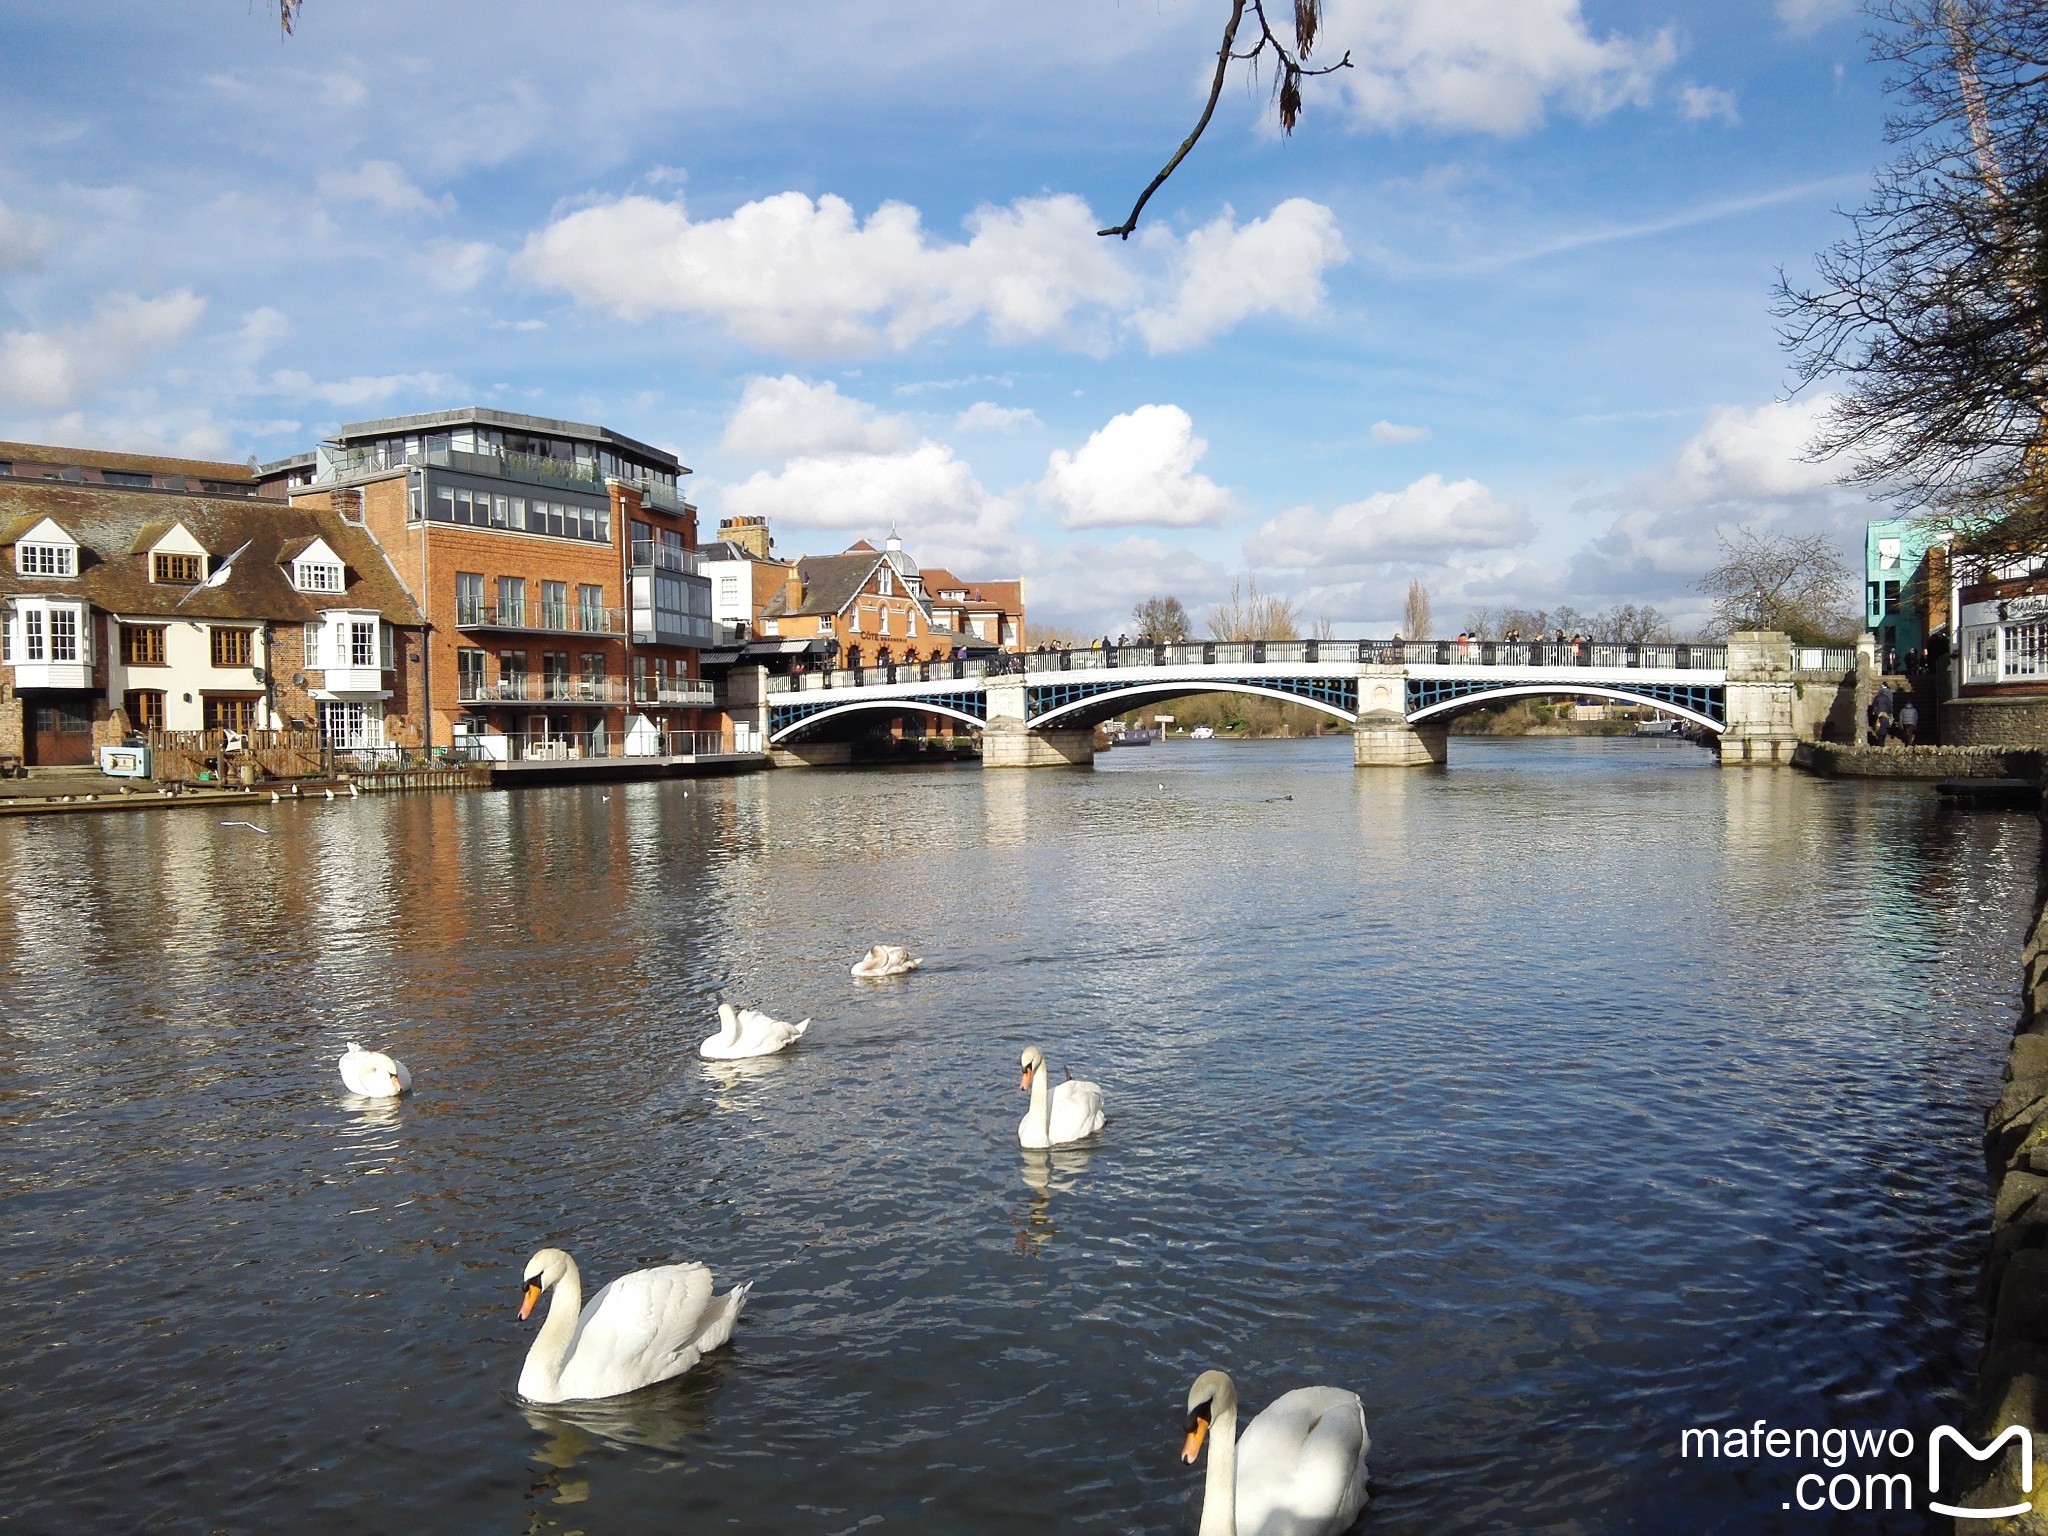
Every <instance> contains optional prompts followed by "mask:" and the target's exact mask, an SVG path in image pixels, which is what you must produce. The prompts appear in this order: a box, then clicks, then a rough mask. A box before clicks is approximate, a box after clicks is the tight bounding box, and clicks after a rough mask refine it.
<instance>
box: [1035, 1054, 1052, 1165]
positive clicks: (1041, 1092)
mask: <svg viewBox="0 0 2048 1536" xmlns="http://www.w3.org/2000/svg"><path fill="white" fill-rule="evenodd" d="M1049 1070H1051V1069H1050V1068H1048V1067H1047V1066H1046V1064H1045V1063H1044V1062H1042V1061H1041V1062H1040V1063H1039V1064H1038V1070H1037V1071H1036V1072H1034V1073H1032V1074H1031V1122H1032V1124H1034V1125H1036V1126H1037V1127H1038V1130H1039V1134H1040V1135H1042V1136H1043V1137H1044V1138H1045V1142H1044V1144H1045V1145H1046V1146H1048V1147H1049V1146H1051V1145H1052V1087H1051V1085H1050V1084H1048V1083H1047V1082H1046V1080H1045V1077H1046V1073H1047V1072H1048V1071H1049Z"/></svg>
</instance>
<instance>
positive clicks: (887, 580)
mask: <svg viewBox="0 0 2048 1536" xmlns="http://www.w3.org/2000/svg"><path fill="white" fill-rule="evenodd" d="M875 590H876V591H877V592H879V593H881V594H882V596H884V597H894V596H895V595H896V578H895V576H894V575H893V574H892V573H891V571H890V570H889V567H888V566H886V565H885V566H883V567H882V569H881V572H880V581H879V583H878V584H877V586H876V587H875Z"/></svg>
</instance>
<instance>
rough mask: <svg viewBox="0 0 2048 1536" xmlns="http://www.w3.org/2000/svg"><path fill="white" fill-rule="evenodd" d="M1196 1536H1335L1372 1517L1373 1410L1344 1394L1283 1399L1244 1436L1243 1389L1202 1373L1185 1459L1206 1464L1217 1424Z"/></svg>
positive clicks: (1323, 1391)
mask: <svg viewBox="0 0 2048 1536" xmlns="http://www.w3.org/2000/svg"><path fill="white" fill-rule="evenodd" d="M1212 1423H1213V1424H1214V1426H1215V1430H1216V1439H1215V1441H1214V1442H1213V1443H1212V1444H1211V1445H1210V1447H1209V1470H1208V1473H1207V1475H1206V1477H1205V1479H1204V1481H1203V1484H1202V1525H1201V1530H1200V1532H1199V1533H1198V1536H1337V1533H1338V1532H1340V1531H1347V1530H1349V1529H1350V1528H1351V1523H1352V1522H1353V1521H1354V1520H1356V1519H1357V1518H1358V1512H1359V1511H1360V1510H1361V1509H1364V1508H1365V1503H1366V1499H1367V1498H1368V1497H1369V1495H1368V1494H1367V1493H1366V1491H1365V1454H1366V1452H1367V1451H1369V1450H1371V1449H1372V1436H1371V1435H1370V1434H1369V1433H1368V1432H1367V1431H1366V1427H1365V1406H1364V1404H1362V1403H1360V1402H1359V1400H1358V1395H1357V1394H1356V1393H1355V1392H1346V1391H1344V1390H1343V1389H1342V1388H1339V1387H1297V1388H1295V1389H1294V1390H1293V1391H1292V1392H1283V1393H1282V1394H1281V1395H1280V1396H1279V1397H1276V1398H1275V1399H1273V1401H1272V1402H1271V1403H1269V1404H1267V1406H1266V1411H1265V1412H1264V1413H1262V1414H1260V1415H1259V1416H1258V1417H1257V1418H1255V1419H1253V1420H1252V1421H1251V1423H1250V1424H1248V1425H1246V1426H1245V1431H1244V1437H1243V1438H1242V1439H1239V1438H1238V1434H1237V1387H1236V1385H1235V1384H1234V1383H1233V1382H1232V1381H1231V1379H1230V1378H1229V1377H1228V1376H1227V1375H1225V1374H1224V1373H1223V1372H1222V1371H1204V1372H1202V1374H1201V1375H1199V1376H1197V1377H1196V1378H1195V1384H1194V1385H1193V1386H1192V1387H1190V1388H1188V1420H1187V1428H1188V1438H1187V1443H1186V1445H1185V1446H1183V1447H1182V1449H1181V1460H1182V1461H1185V1462H1186V1463H1188V1465H1190V1466H1193V1465H1194V1463H1195V1462H1196V1461H1197V1460H1198V1459H1199V1458H1200V1457H1201V1454H1202V1441H1203V1438H1204V1437H1205V1436H1206V1435H1207V1434H1208V1433H1209V1429H1210V1426H1211V1424H1212Z"/></svg>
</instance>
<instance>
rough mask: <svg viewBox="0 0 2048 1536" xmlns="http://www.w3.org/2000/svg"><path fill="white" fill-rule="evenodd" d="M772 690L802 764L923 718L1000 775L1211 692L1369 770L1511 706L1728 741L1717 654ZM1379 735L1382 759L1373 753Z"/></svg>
mask: <svg viewBox="0 0 2048 1536" xmlns="http://www.w3.org/2000/svg"><path fill="white" fill-rule="evenodd" d="M1775 638H1777V639H1780V640H1782V638H1783V637H1775ZM1779 649H1780V650H1782V651H1783V652H1785V653H1786V654H1785V655H1784V656H1783V657H1782V658H1778V659H1781V660H1782V661H1784V662H1785V663H1787V664H1786V665H1782V666H1777V667H1772V668H1767V669H1766V670H1768V671H1772V672H1774V673H1775V674H1777V675H1778V676H1779V677H1780V678H1782V679H1783V680H1784V681H1785V682H1787V683H1789V682H1790V681H1791V680H1792V679H1793V677H1794V676H1795V675H1804V676H1806V677H1809V678H1811V679H1812V680H1814V681H1816V682H1819V681H1828V682H1833V683H1835V684H1839V683H1840V682H1841V681H1842V679H1843V678H1844V675H1845V674H1848V673H1853V671H1854V668H1855V664H1856V655H1855V652H1854V651H1853V650H1837V649H1833V648H1830V649H1824V650H1823V649H1814V648H1796V647H1791V646H1790V645H1789V642H1787V643H1786V645H1785V646H1783V647H1781V648H1779ZM1746 678H1747V674H1744V677H1743V678H1739V679H1738V684H1739V683H1740V682H1742V681H1744V680H1746ZM765 688H766V693H765V697H764V699H763V703H764V704H765V706H766V707H765V710H764V713H765V715H766V720H765V722H764V724H765V727H766V733H767V737H768V741H769V744H770V745H771V746H773V747H777V748H781V749H784V750H786V751H791V750H794V751H801V750H802V749H803V748H804V747H805V746H807V745H810V746H822V745H824V744H827V743H831V742H835V741H846V740H849V739H850V738H851V737H852V736H854V735H858V734H860V733H861V732H863V731H865V730H867V729H869V728H871V727H872V726H874V725H875V724H878V723H880V722H881V721H882V720H885V719H887V718H889V717H891V716H903V715H907V714H923V715H929V716H938V717H943V718H948V719H951V720H954V721H958V722H961V723H963V724H965V725H966V726H968V727H969V728H970V729H978V730H981V731H983V732H985V733H986V734H985V735H984V748H985V750H984V757H985V760H987V761H990V762H991V763H1003V762H1015V763H1026V764H1028V763H1035V762H1053V761H1066V762H1074V761H1082V760H1085V757H1086V755H1087V753H1088V751H1089V750H1090V748H1089V747H1088V746H1086V745H1085V744H1084V742H1083V741H1082V740H1081V738H1082V737H1084V736H1086V737H1089V739H1090V740H1092V730H1093V727H1094V726H1096V725H1098V724H1100V723H1101V722H1103V721H1105V720H1109V719H1112V718H1115V717H1118V716H1122V715H1127V714H1129V713H1131V712H1132V711H1133V710H1137V709H1142V708H1145V707H1147V706H1150V705H1154V704H1161V703H1164V702H1166V701H1168V700H1170V699H1175V698H1184V697H1187V696H1189V695H1191V694H1201V693H1235V694H1245V695H1252V696H1257V697H1263V698H1273V699H1280V700H1283V701H1285V702H1287V703H1292V704H1300V705H1304V706H1306V707H1308V708H1310V709H1313V710H1318V711H1320V712H1321V713H1323V714H1325V715H1329V716H1331V717H1333V718H1335V719H1337V720H1340V721H1342V722H1344V723H1345V724H1347V725H1350V726H1352V727H1354V728H1356V729H1357V730H1358V731H1359V733H1360V749H1359V761H1360V762H1362V763H1363V762H1371V761H1404V762H1405V761H1424V760H1428V761H1438V762H1440V761H1442V760H1443V750H1442V735H1443V731H1444V729H1445V728H1446V727H1447V726H1448V724H1449V722H1450V720H1451V719H1452V718H1453V717H1454V716H1456V715H1459V714H1463V713H1466V712H1469V711H1471V710H1475V709H1479V708H1483V707H1485V706H1487V705H1491V704H1497V703H1500V702H1502V701H1504V700H1510V699H1515V698H1527V697H1545V696H1547V697H1557V696H1565V697H1575V698H1584V699H1603V700H1607V701H1610V702H1617V703H1623V704H1630V705H1637V706H1645V707H1648V708H1650V709H1653V710H1656V711H1658V712H1660V713H1662V714H1665V715H1668V716H1671V717H1673V718H1675V719H1678V720H1681V721H1684V722H1686V723H1687V724H1689V725H1693V726H1697V727H1699V728H1700V729H1702V730H1704V731H1709V732H1713V733H1716V734H1721V733H1725V732H1727V731H1728V730H1729V729H1730V715H1729V688H1730V684H1729V670H1728V647H1726V646H1722V645H1623V644H1604V643H1552V642H1549V641H1543V642H1527V641H1517V642H1506V641H1468V642H1460V641H1454V640H1439V641H1420V642H1418V641H1407V642H1402V641H1385V640H1345V641H1330V640H1324V641H1315V640H1299V641H1286V642H1281V641H1261V642H1250V643H1242V644H1233V643H1227V642H1223V641H1209V642H1191V643H1188V644H1182V645H1147V646H1118V647H1113V648H1109V649H1091V650H1086V651H1081V650H1064V651H1046V652H1035V653H1031V654H1026V655H1004V656H998V657H994V658H991V659H990V660H988V661H927V662H917V663H900V664H897V665H894V666H881V667H868V668H863V669H854V670H843V671H819V672H811V673H804V674H799V675H796V676H791V677H771V678H767V679H766V680H765ZM1741 723H1742V722H1741V721H1739V720H1738V721H1737V725H1738V727H1739V726H1740V725H1741ZM1369 735H1371V736H1375V737H1377V738H1378V741H1379V748H1378V749H1374V748H1372V747H1370V746H1369V745H1368V742H1367V737H1368V736H1369ZM998 736H1006V737H1009V738H1012V741H1011V745H1009V746H1007V747H999V746H998V743H997V740H996V738H997V737H998ZM1377 751H1385V752H1391V753H1393V755H1392V756H1383V755H1376V753H1377Z"/></svg>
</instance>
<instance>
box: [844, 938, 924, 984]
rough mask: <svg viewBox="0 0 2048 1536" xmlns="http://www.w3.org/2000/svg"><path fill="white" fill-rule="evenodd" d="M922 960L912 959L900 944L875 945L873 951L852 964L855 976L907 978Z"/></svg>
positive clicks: (921, 963)
mask: <svg viewBox="0 0 2048 1536" xmlns="http://www.w3.org/2000/svg"><path fill="white" fill-rule="evenodd" d="M923 964H924V960H923V959H922V958H921V957H920V958H918V959H912V958H911V954H910V951H909V950H907V949H905V948H904V947H903V946H902V945H901V944H877V945H876V946H875V947H874V948H873V949H871V950H869V951H868V952H867V953H866V954H864V955H862V956H861V957H860V958H859V959H858V960H856V961H854V962H853V974H854V975H856V976H908V975H909V974H910V973H911V972H912V971H914V970H916V969H917V968H918V967H919V966H920V965H923Z"/></svg>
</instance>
